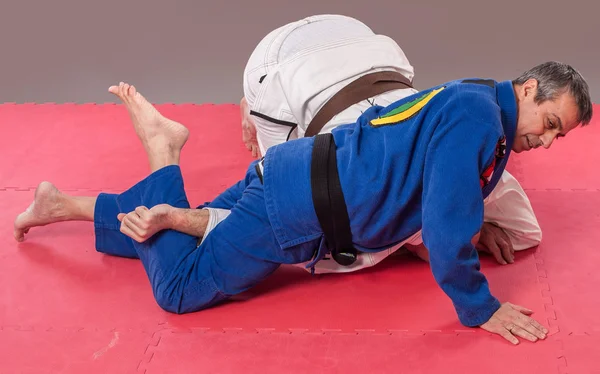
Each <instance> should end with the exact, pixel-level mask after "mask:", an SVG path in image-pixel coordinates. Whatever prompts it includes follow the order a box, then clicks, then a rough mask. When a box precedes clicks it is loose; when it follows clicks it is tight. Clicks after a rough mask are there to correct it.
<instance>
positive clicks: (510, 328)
mask: <svg viewBox="0 0 600 374" xmlns="http://www.w3.org/2000/svg"><path fill="white" fill-rule="evenodd" d="M531 314H533V312H532V311H531V310H529V309H527V308H524V307H522V306H518V305H513V304H511V303H504V304H502V306H501V307H500V309H498V310H497V311H496V313H494V314H493V315H492V317H491V318H490V319H489V320H488V321H487V322H486V323H484V324H483V325H481V326H480V327H481V328H482V329H484V330H486V331H489V332H491V333H494V334H498V335H500V336H502V337H503V338H504V339H506V340H508V341H509V342H511V343H513V344H519V339H517V336H519V337H521V338H523V339H527V340H529V341H532V342H535V341H537V340H538V339H546V334H548V330H547V329H546V328H545V327H544V326H542V325H540V324H539V323H538V322H537V321H536V320H534V319H533V318H531V317H529V315H531Z"/></svg>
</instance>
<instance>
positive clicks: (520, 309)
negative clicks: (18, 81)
mask: <svg viewBox="0 0 600 374" xmlns="http://www.w3.org/2000/svg"><path fill="white" fill-rule="evenodd" d="M507 304H508V305H509V306H510V307H511V308H513V309H514V310H516V311H518V312H521V313H523V314H526V315H531V314H533V310H531V309H527V308H525V307H524V306H520V305H515V304H513V303H507Z"/></svg>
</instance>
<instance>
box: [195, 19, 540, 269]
mask: <svg viewBox="0 0 600 374" xmlns="http://www.w3.org/2000/svg"><path fill="white" fill-rule="evenodd" d="M377 71H396V72H398V73H400V74H402V75H404V76H405V77H406V78H408V79H409V80H410V81H412V80H413V77H414V68H413V67H412V66H411V65H410V63H409V61H408V58H407V57H406V55H405V54H404V52H403V51H402V49H401V48H400V47H399V46H398V44H397V43H396V42H395V41H393V40H392V39H391V38H389V37H387V36H384V35H377V34H375V33H374V32H373V31H372V30H371V29H370V28H369V27H368V26H366V25H365V24H363V23H362V22H360V21H358V20H356V19H353V18H350V17H346V16H340V15H319V16H312V17H308V18H305V19H302V20H299V21H296V22H292V23H289V24H287V25H284V26H282V27H279V28H277V29H276V30H274V31H272V32H270V33H269V34H268V35H267V36H266V37H265V38H263V39H262V40H261V41H260V43H259V44H258V46H257V47H256V49H255V50H254V51H253V52H252V55H251V56H250V59H249V60H248V63H247V65H246V68H245V71H244V77H243V83H244V97H245V99H246V101H247V104H248V108H247V111H246V113H243V115H244V116H248V117H247V118H246V119H247V120H249V121H251V122H253V123H254V124H255V126H256V132H257V140H258V144H259V148H260V151H261V154H262V155H264V154H265V152H266V151H267V149H268V148H269V147H271V146H273V145H276V144H280V143H283V142H285V141H287V140H288V139H295V138H300V137H303V136H304V133H305V131H306V128H307V126H308V124H309V123H310V121H311V120H312V118H313V117H314V116H315V115H316V113H317V112H318V111H319V109H320V108H321V107H322V106H323V105H324V104H325V103H326V102H327V101H328V100H329V99H330V98H331V97H332V96H333V95H334V94H335V93H336V92H338V91H339V90H340V89H341V88H343V87H344V86H345V85H347V84H348V83H350V82H352V81H354V80H355V79H357V78H360V77H361V76H363V75H365V74H369V73H373V72H377ZM416 92H417V90H414V89H399V90H393V91H390V92H386V93H383V94H381V95H378V96H375V97H373V98H371V99H369V100H364V101H362V102H360V103H357V104H355V105H353V106H351V107H349V108H348V109H346V110H344V111H342V112H341V113H339V114H337V115H336V116H335V117H334V118H332V119H331V120H330V121H329V122H328V123H327V124H326V125H325V126H324V127H323V129H322V130H321V133H325V132H331V130H332V129H333V128H335V127H336V126H339V125H341V124H347V123H354V122H355V121H356V119H357V118H358V117H359V116H360V115H361V113H362V112H363V111H365V110H366V109H368V108H369V107H371V106H372V105H381V106H387V105H389V104H391V103H393V102H395V101H398V100H400V99H402V98H404V97H407V96H409V95H412V94H414V93H416ZM209 211H210V213H211V218H210V220H209V226H208V227H207V230H206V233H205V235H208V233H209V232H210V230H212V228H213V227H214V226H216V225H217V224H218V223H219V222H220V221H221V220H223V219H224V218H225V217H226V216H227V215H228V211H223V210H215V209H209ZM484 221H485V222H490V223H494V224H496V225H498V226H500V227H502V228H503V229H504V231H505V232H506V233H507V235H508V236H509V238H510V240H511V242H512V245H513V247H514V249H515V250H523V249H527V248H531V247H533V246H535V245H537V244H539V242H540V241H541V238H542V235H541V229H540V227H539V224H538V222H537V219H536V217H535V214H534V212H533V209H532V207H531V204H530V202H529V199H528V198H527V196H526V194H525V192H524V191H523V189H522V188H521V186H520V185H519V183H518V182H517V180H516V179H515V178H514V177H513V176H512V175H510V174H509V173H508V172H507V171H505V172H504V173H503V175H502V178H501V179H500V181H499V182H498V185H497V186H496V188H495V189H494V190H493V192H492V193H491V195H490V196H488V198H487V199H486V200H485V201H484ZM404 244H412V245H419V244H422V239H421V232H417V233H416V234H415V235H413V236H412V237H410V238H408V239H407V240H406V241H404V242H402V243H399V244H397V245H395V246H393V247H390V248H388V249H387V250H384V251H381V252H377V253H360V254H359V256H358V259H357V261H356V262H355V263H354V264H352V265H351V266H342V265H339V264H337V263H336V262H335V261H333V260H322V261H319V262H318V263H317V265H316V266H315V272H316V273H331V272H351V271H356V270H359V269H362V268H366V267H370V266H373V265H375V264H377V263H379V262H381V261H382V260H383V259H384V258H386V257H387V256H389V255H390V254H392V253H394V252H395V251H397V250H398V249H399V248H400V247H401V246H402V245H404ZM304 265H305V264H298V266H304Z"/></svg>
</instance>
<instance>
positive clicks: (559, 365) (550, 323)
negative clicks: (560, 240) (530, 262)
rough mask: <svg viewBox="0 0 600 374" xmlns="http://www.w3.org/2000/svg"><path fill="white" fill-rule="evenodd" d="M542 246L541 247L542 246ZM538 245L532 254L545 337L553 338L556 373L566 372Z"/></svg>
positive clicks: (541, 251) (555, 314)
mask: <svg viewBox="0 0 600 374" xmlns="http://www.w3.org/2000/svg"><path fill="white" fill-rule="evenodd" d="M542 248H543V247H542ZM542 248H540V247H538V248H537V249H536V250H535V252H534V254H533V256H534V259H535V262H536V264H535V265H536V269H537V280H538V285H539V287H540V295H541V297H542V301H543V304H544V314H545V316H546V321H547V324H546V326H547V327H548V329H549V330H550V332H549V334H548V337H547V339H555V341H554V343H555V344H556V348H555V349H556V369H557V373H558V374H568V361H567V357H566V352H565V349H564V342H563V333H562V332H561V329H560V321H559V319H558V314H557V313H556V310H555V308H554V299H553V298H552V288H551V287H550V282H549V280H548V273H547V271H546V268H545V265H544V259H543V249H542Z"/></svg>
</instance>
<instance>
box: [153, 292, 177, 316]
mask: <svg viewBox="0 0 600 374" xmlns="http://www.w3.org/2000/svg"><path fill="white" fill-rule="evenodd" d="M154 299H155V300H156V303H157V304H158V306H159V307H160V308H161V309H163V310H164V311H165V312H169V313H174V314H184V312H183V311H182V310H181V307H180V305H181V302H179V301H178V300H177V299H176V298H173V297H171V296H169V295H167V294H165V293H157V294H156V295H155V296H154Z"/></svg>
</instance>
